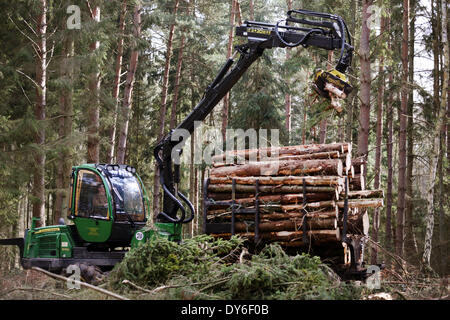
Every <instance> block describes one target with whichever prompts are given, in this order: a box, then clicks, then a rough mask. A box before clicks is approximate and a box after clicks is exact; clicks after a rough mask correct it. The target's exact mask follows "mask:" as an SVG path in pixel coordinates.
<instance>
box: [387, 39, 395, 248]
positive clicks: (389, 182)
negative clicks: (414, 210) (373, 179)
mask: <svg viewBox="0 0 450 320" xmlns="http://www.w3.org/2000/svg"><path fill="white" fill-rule="evenodd" d="M390 41H391V40H390ZM389 45H390V44H389ZM393 78H394V77H393V74H392V72H390V73H389V86H388V88H389V100H388V105H387V110H386V120H387V121H386V122H387V141H386V149H387V150H386V151H387V167H388V174H387V190H386V229H385V234H386V248H387V249H388V250H391V249H392V198H393V196H392V186H393V183H392V178H393V152H392V149H393V148H392V147H393V136H394V132H393V131H394V129H393V116H392V114H393V91H392V87H393V82H394V79H393Z"/></svg>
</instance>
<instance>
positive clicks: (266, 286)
mask: <svg viewBox="0 0 450 320" xmlns="http://www.w3.org/2000/svg"><path fill="white" fill-rule="evenodd" d="M242 244H243V242H242V239H240V238H237V237H233V238H232V239H231V240H221V239H213V238H212V237H210V236H205V235H203V236H197V237H194V238H192V239H188V240H186V241H184V242H183V243H182V244H176V243H173V242H169V241H167V240H165V239H156V240H154V241H151V242H148V243H147V244H145V245H143V246H141V247H138V248H136V249H135V250H133V251H131V252H130V253H129V254H127V256H126V257H125V259H124V260H123V261H122V262H121V263H120V264H119V265H117V266H116V267H115V268H114V270H113V271H112V273H111V274H110V280H109V282H110V285H111V286H112V288H114V289H116V290H125V287H124V285H123V284H121V283H122V281H123V280H124V279H127V280H129V281H131V282H133V283H134V284H137V285H139V286H142V287H145V288H154V287H155V286H157V285H166V286H167V289H166V290H165V291H163V293H162V294H163V296H157V297H156V298H167V299H185V298H187V297H189V298H192V299H283V300H286V299H357V298H359V295H360V293H361V290H360V289H358V288H356V287H354V286H353V285H347V284H342V283H340V282H339V280H337V278H336V276H333V273H332V271H331V270H330V269H329V268H328V267H327V266H325V265H324V264H322V262H321V261H320V259H319V258H318V257H311V256H309V255H307V254H301V255H296V256H289V255H287V254H286V253H285V252H284V250H283V249H282V248H281V247H280V246H279V245H277V244H272V245H268V246H266V247H265V248H263V250H262V251H261V252H260V253H258V254H255V255H252V256H251V259H250V260H244V261H240V259H238V258H242V257H243V255H240V253H241V251H242V249H243V247H242ZM247 255H248V254H247ZM155 292H157V290H156V291H155Z"/></svg>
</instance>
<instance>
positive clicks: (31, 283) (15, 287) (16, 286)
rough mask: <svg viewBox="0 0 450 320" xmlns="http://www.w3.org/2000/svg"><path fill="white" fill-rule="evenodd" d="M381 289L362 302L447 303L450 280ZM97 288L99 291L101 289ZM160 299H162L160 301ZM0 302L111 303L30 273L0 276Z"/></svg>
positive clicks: (393, 279) (385, 284) (389, 277)
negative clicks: (417, 301) (88, 301)
mask: <svg viewBox="0 0 450 320" xmlns="http://www.w3.org/2000/svg"><path fill="white" fill-rule="evenodd" d="M382 279H383V280H382V288H381V289H379V290H376V291H374V292H372V293H370V294H367V295H365V296H364V297H363V298H362V299H363V300H450V296H449V292H450V284H449V282H450V279H449V278H448V277H447V278H443V279H433V280H424V279H421V281H420V282H417V281H413V280H409V281H408V282H403V281H401V279H400V278H399V275H395V274H392V273H391V272H390V271H389V270H383V272H382ZM105 286H106V285H105V284H103V285H102V284H100V285H99V287H100V288H101V287H105ZM127 298H129V299H132V300H141V299H144V300H147V299H148V300H158V299H159V298H158V296H155V295H147V294H145V293H142V292H139V291H131V290H130V291H128V292H127ZM161 298H162V297H161ZM0 300H115V298H113V297H110V296H107V295H105V294H102V293H100V292H96V291H94V290H91V289H87V288H83V287H82V288H80V289H68V287H67V284H66V283H65V282H63V281H60V280H56V279H52V278H50V277H49V276H47V275H45V274H43V273H40V272H38V271H34V270H22V269H13V270H11V271H3V272H1V273H0Z"/></svg>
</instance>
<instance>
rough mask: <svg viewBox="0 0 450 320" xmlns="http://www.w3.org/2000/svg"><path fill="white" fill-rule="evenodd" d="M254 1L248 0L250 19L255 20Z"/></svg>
mask: <svg viewBox="0 0 450 320" xmlns="http://www.w3.org/2000/svg"><path fill="white" fill-rule="evenodd" d="M254 3H255V2H254V1H253V0H250V1H249V7H250V20H252V21H254V20H255V6H254Z"/></svg>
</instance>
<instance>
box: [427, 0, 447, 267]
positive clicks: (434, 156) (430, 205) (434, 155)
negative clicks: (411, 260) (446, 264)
mask: <svg viewBox="0 0 450 320" xmlns="http://www.w3.org/2000/svg"><path fill="white" fill-rule="evenodd" d="M441 23H442V27H441V29H442V30H441V32H442V39H441V41H442V46H443V51H444V55H443V58H444V59H443V60H444V65H443V81H442V96H441V101H440V110H439V112H438V117H437V121H436V124H435V127H434V130H433V133H434V136H433V137H434V141H433V150H432V152H431V154H430V170H429V173H430V174H429V180H428V191H427V214H426V216H425V221H426V232H425V245H424V252H423V256H422V262H423V264H424V265H425V266H426V267H430V262H431V250H432V239H433V231H434V230H433V229H434V186H435V183H436V171H437V163H438V159H439V153H440V132H441V129H442V126H443V123H444V122H443V121H444V119H445V113H446V111H447V99H448V97H447V94H448V81H449V47H448V34H447V23H448V21H447V1H446V0H441Z"/></svg>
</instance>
